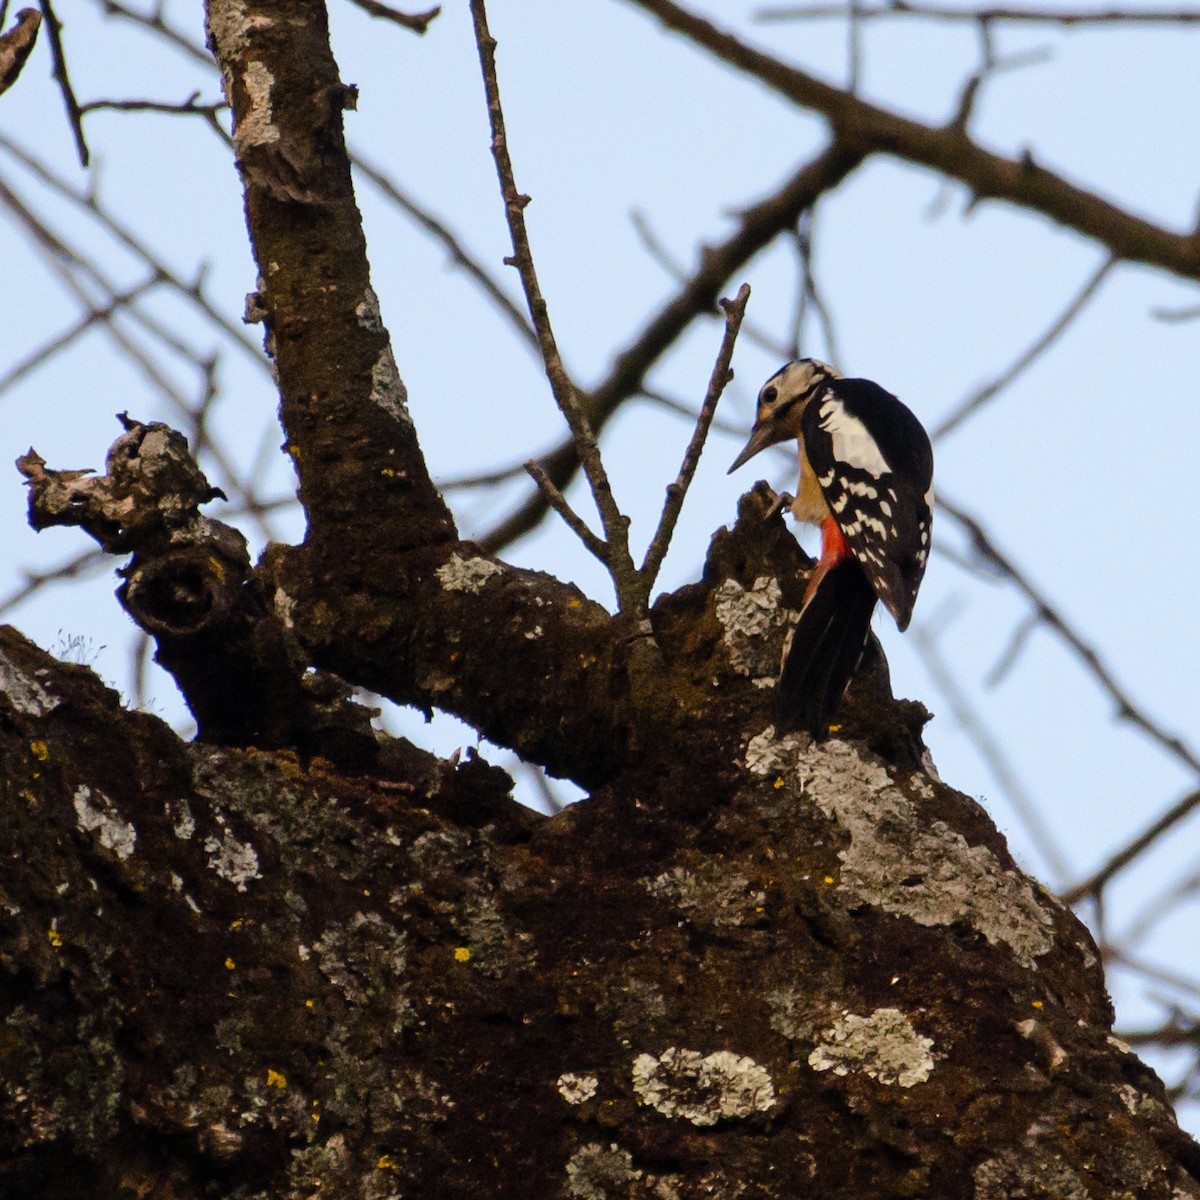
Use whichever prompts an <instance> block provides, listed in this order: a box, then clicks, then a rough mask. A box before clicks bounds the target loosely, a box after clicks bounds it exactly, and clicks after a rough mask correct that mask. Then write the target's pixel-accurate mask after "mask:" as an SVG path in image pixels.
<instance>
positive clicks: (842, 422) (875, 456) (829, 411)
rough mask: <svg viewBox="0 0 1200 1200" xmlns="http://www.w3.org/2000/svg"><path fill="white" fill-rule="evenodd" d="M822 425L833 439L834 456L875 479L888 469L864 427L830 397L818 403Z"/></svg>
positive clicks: (873, 440)
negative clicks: (819, 404)
mask: <svg viewBox="0 0 1200 1200" xmlns="http://www.w3.org/2000/svg"><path fill="white" fill-rule="evenodd" d="M821 428H822V429H824V430H825V431H826V432H827V433H828V434H829V436H830V437H831V438H832V439H833V457H834V458H835V459H836V460H837V461H838V462H843V463H846V464H847V465H848V466H851V467H857V468H858V469H859V470H860V471H866V473H867V474H868V475H874V476H875V478H876V479H878V478H879V477H880V476H881V475H885V474H887V473H888V472H890V471H891V469H892V468H891V467H890V466H888V462H887V459H886V458H884V457H883V454H882V453H881V452H880V449H879V446H878V444H877V443H876V441H875V439H874V438H873V437H872V436H871V435H870V434H869V433H868V432H867V427H866V426H865V425H864V424H863V423H862V422H861V421H860V420H859V419H858V418H857V417H854V416H851V415H850V414H849V413H848V412H847V411H846V408H845V406H844V405H843V404H842V403H841V401H840V400H835V399H833V398H832V397H830V399H828V400H826V401H825V402H824V403H823V404H822V405H821Z"/></svg>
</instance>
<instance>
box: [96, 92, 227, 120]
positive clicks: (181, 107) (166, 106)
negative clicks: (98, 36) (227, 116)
mask: <svg viewBox="0 0 1200 1200" xmlns="http://www.w3.org/2000/svg"><path fill="white" fill-rule="evenodd" d="M228 107H229V104H228V102H227V101H225V100H206V101H204V102H203V103H201V102H200V93H199V92H193V93H192V94H191V95H190V96H189V97H188V98H187V99H186V100H181V101H170V100H89V101H88V102H87V103H86V104H81V105H80V106H79V113H80V116H85V117H86V116H87V115H88V113H93V112H153V113H177V114H184V115H191V116H199V117H205V118H206V119H207V120H209V121H212V120H214V119H215V118H216V115H217V113H219V112H224V110H225V109H227V108H228Z"/></svg>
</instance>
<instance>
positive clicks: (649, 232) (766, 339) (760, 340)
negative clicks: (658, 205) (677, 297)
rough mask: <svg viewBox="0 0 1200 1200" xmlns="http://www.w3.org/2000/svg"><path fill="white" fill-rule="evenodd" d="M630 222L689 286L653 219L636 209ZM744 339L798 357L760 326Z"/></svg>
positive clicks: (747, 327) (745, 328)
mask: <svg viewBox="0 0 1200 1200" xmlns="http://www.w3.org/2000/svg"><path fill="white" fill-rule="evenodd" d="M629 222H630V224H631V225H632V226H633V231H634V232H635V233H636V234H637V235H638V240H639V241H640V242H641V243H642V245H643V246H644V247H645V248H646V250H647V251H648V252H649V254H650V257H651V258H652V259H654V261H655V262H656V263H658V265H659V266H660V267H662V269H663V270H664V271H666V273H667V274H668V275H669V276H670V277H671V279H673V280H674V281H675V282H676V283H680V284H686V283H687V282H688V272H687V271H686V270H685V269H684V267H683V265H682V264H681V263H679V262H678V261H677V260H676V259H675V258H674V257H672V255H671V252H670V251H669V250H668V249H667V247H666V245H665V244H664V243H663V241H662V239H661V238H660V237H659V236H658V234H657V233H656V232H655V230H654V227H653V226H652V225H651V224H650V219H649V218H648V217H647V216H646V214H645V213H643V212H640V211H638V210H636V209H635V210H634V211H633V212H631V213H630V214H629ZM712 311H713V312H714V313H715V312H716V311H717V310H716V306H715V305H714V307H713V309H712ZM741 337H742V340H743V341H748V342H753V343H754V344H755V345H756V346H758V347H759V348H760V349H762V350H766V351H767V353H768V354H771V355H773V356H774V357H775V358H778V359H790V358H795V357H796V356H795V355H794V354H792V353H789V351H788V348H787V346H786V345H784V343H783V342H781V341H780V340H779V339H778V338H777V337H774V336H773V335H772V334H770V333H768V332H767V331H766V330H765V329H763V328H762V327H761V326H759V325H756V324H755V323H754V322H753V321H743V322H742V332H741ZM685 411H686V412H687V414H688V416H689V417H694V416H695V415H696V414H695V409H686V410H685ZM742 432H743V433H744V432H745V431H744V430H743V431H742Z"/></svg>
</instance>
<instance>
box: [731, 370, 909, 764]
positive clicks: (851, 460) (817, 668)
mask: <svg viewBox="0 0 1200 1200" xmlns="http://www.w3.org/2000/svg"><path fill="white" fill-rule="evenodd" d="M789 438H795V439H796V441H797V444H798V447H799V458H800V483H799V486H798V487H797V496H796V498H795V500H793V501H792V505H791V507H792V513H793V515H794V516H795V517H796V519H797V520H799V521H804V522H806V523H808V524H811V525H817V526H819V527H820V530H821V558H820V560H819V562H818V563H817V565H816V567H815V569H814V570H813V573H812V577H811V578H810V580H809V583H808V587H807V588H806V590H805V593H804V603H803V604H802V606H801V609H800V617H799V619H798V620H797V622H796V625H795V627H794V628H793V630H792V631H791V634H790V635H789V638H788V640H787V641H786V642H785V644H784V652H783V668H782V670H781V672H780V676H779V689H778V698H777V706H778V715H777V720H776V726H775V728H776V732H777V733H779V734H783V733H786V732H787V731H788V730H790V729H806V730H808V732H809V733H810V734H811V735H812V736H813V737H814V738H815V739H817V740H821V739H822V738H824V737H825V736H826V735H827V734H828V732H829V722H830V719H831V718H832V716H833V714H834V711H835V710H836V708H837V705H838V702H839V701H840V700H841V698H842V693H843V692H844V691H845V690H846V685H847V684H848V683H849V682H850V678H851V676H852V675H853V674H854V670H855V668H856V667H857V666H858V662H859V659H860V658H861V657H862V652H863V650H864V648H865V646H866V642H867V636H868V634H869V633H870V629H871V614H872V613H873V612H874V611H875V604H876V601H877V600H882V601H883V604H884V607H885V608H886V609H887V610H888V612H890V613H891V614H892V616H893V617H894V618H895V621H896V624H897V625H898V626H899V627H900V629H901V631H903V630H905V629H907V628H908V623H909V621H910V620H911V619H912V610H913V604H914V603H915V602H916V599H917V589H918V588H919V587H920V586H921V577H922V576H923V575H924V574H925V564H926V562H927V561H928V558H929V535H930V528H931V525H932V521H933V514H932V511H931V510H932V506H933V448H932V447H931V446H930V444H929V436H928V434H926V432H925V430H924V429H923V428H922V427H921V423H920V421H918V420H917V418H916V417H915V416H913V414H912V413H911V412H910V411H909V410H908V408H907V407H905V405H903V404H902V403H901V402H900V401H899V400H897V399H896V397H895V396H893V395H892V394H891V393H890V392H887V391H884V389H883V388H881V387H880V386H879V385H878V384H877V383H872V382H871V381H870V380H869V379H846V378H843V376H841V375H839V374H838V373H837V371H835V370H834V369H833V368H832V367H831V366H829V365H828V364H827V363H823V362H820V361H819V360H818V359H815V358H801V359H797V360H796V361H795V362H790V363H788V364H787V365H786V366H785V367H782V368H781V369H780V370H778V371H776V372H775V374H774V375H772V376H771V378H770V379H768V380H767V382H766V383H765V384H763V388H762V391H760V392H759V394H758V409H757V412H756V414H755V418H754V429H753V431H752V432H751V434H750V440H749V441H748V442H747V443H746V445H745V447H744V448H743V450H742V452H741V454H739V455H738V456H737V458H736V459H735V460H734V463H733V466H731V467H730V468H729V471H730V473H731V474H732V473H733V472H734V471H736V470H737V469H738V467H740V466H741V465H742V464H743V463H745V462H747V461H749V460H750V459H751V458H753V457H754V456H755V455H756V454H757V453H758V452H759V451H760V450H765V449H766V448H767V447H768V446H774V445H776V444H777V443H779V442H783V441H786V440H788V439H789Z"/></svg>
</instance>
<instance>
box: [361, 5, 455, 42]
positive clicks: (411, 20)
mask: <svg viewBox="0 0 1200 1200" xmlns="http://www.w3.org/2000/svg"><path fill="white" fill-rule="evenodd" d="M350 3H351V4H353V5H354V6H355V7H356V8H361V9H362V10H363V12H365V13H369V14H370V15H371V16H372V17H380V18H382V19H383V20H385V21H392V22H394V23H395V24H397V25H399V26H401V27H402V28H404V29H411V30H412V31H413V33H419V34H424V33H425V32H426V31H427V30H428V29H429V25H430V22H432V21H433V20H434V18H435V17H436V16H437V15H438V14H439V13H440V12H441V11H442V8H441V5H440V4H439V5H438V6H437V7H436V8H430V9H427V10H426V11H425V12H422V13H404V12H401V11H400V10H399V9H396V8H393V7H392V6H391V5H390V4H380V3H379V0H350Z"/></svg>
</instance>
